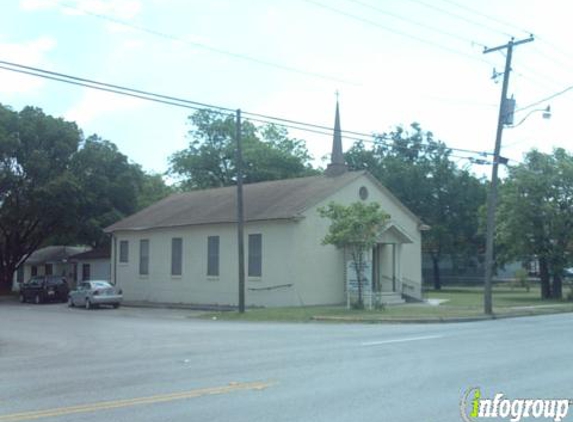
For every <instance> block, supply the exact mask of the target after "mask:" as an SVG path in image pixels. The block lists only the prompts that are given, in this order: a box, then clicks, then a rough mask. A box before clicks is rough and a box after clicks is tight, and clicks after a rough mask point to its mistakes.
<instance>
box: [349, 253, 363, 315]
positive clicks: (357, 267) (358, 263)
mask: <svg viewBox="0 0 573 422" xmlns="http://www.w3.org/2000/svg"><path fill="white" fill-rule="evenodd" d="M352 258H353V261H354V271H356V282H357V283H358V303H357V304H356V307H357V308H358V309H364V300H363V299H362V270H363V265H362V251H361V252H360V253H358V254H356V253H353V257H352Z"/></svg>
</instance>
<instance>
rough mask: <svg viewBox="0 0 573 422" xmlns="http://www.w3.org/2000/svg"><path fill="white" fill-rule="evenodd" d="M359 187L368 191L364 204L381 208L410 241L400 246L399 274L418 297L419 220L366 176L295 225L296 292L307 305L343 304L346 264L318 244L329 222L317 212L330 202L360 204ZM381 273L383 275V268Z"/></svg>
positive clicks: (307, 213)
mask: <svg viewBox="0 0 573 422" xmlns="http://www.w3.org/2000/svg"><path fill="white" fill-rule="evenodd" d="M362 186H364V187H366V189H367V190H368V198H367V199H366V200H365V201H364V202H366V203H370V202H378V203H379V204H380V206H381V207H382V209H383V210H384V211H385V212H386V213H388V214H390V219H391V221H392V222H393V223H395V224H396V225H398V226H399V227H400V228H401V229H402V230H403V231H405V232H406V233H407V234H408V236H409V237H410V238H411V239H412V240H413V243H410V244H404V245H403V246H402V251H401V261H402V266H401V275H402V277H403V278H405V279H408V280H410V281H411V283H412V284H415V286H416V291H415V295H416V296H418V297H421V283H422V272H421V265H422V255H421V233H420V231H419V229H418V224H419V221H418V220H417V218H415V217H414V216H412V215H410V214H409V213H407V212H405V210H404V209H403V208H402V207H400V206H399V205H398V204H396V202H395V201H394V200H393V199H391V198H390V197H389V196H388V195H386V193H385V192H384V191H382V190H381V189H380V188H379V187H378V185H377V184H376V183H375V182H373V181H372V180H371V179H370V178H369V177H367V176H364V177H361V178H359V179H357V180H355V181H354V182H352V183H350V184H349V185H347V186H346V187H344V188H343V189H341V190H339V191H338V192H336V193H335V194H334V195H331V196H330V197H329V198H327V199H325V200H323V201H321V202H320V203H318V204H317V205H316V206H314V207H312V208H310V209H309V210H307V211H306V212H305V213H304V217H305V218H304V219H303V220H302V221H301V223H300V224H299V225H298V226H297V229H296V230H297V231H298V232H297V239H298V241H297V245H298V246H297V256H296V263H297V270H298V279H300V280H301V281H302V282H301V283H300V287H299V290H300V292H301V296H302V298H303V300H304V301H305V302H306V303H308V304H318V303H342V302H344V300H345V293H344V291H345V264H344V259H343V256H342V252H341V251H337V250H336V248H334V247H333V246H330V245H327V246H324V245H321V240H322V238H324V235H325V234H326V233H327V230H328V226H329V224H330V221H329V220H328V219H324V218H321V217H320V216H319V215H318V211H317V209H318V208H319V207H322V206H325V205H327V204H328V203H329V202H331V201H332V202H336V203H340V204H345V205H348V204H351V203H353V202H357V201H361V199H360V196H359V189H360V188H361V187H362ZM388 249H389V248H388ZM382 271H383V273H386V271H385V270H384V269H382ZM389 271H391V270H389Z"/></svg>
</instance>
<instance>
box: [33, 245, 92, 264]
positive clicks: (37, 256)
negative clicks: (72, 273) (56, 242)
mask: <svg viewBox="0 0 573 422" xmlns="http://www.w3.org/2000/svg"><path fill="white" fill-rule="evenodd" d="M86 249H88V248H87V247H86V246H46V247H45V248H41V249H38V250H37V251H35V252H34V253H33V254H32V255H30V256H29V257H28V259H27V260H26V264H30V265H38V264H45V263H55V262H63V261H64V260H67V259H69V258H70V257H71V256H72V255H75V254H78V253H80V252H84V251H85V250H86Z"/></svg>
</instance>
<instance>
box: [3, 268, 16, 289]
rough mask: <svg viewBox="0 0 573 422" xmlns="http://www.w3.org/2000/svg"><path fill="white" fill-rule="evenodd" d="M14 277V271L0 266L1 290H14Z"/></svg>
mask: <svg viewBox="0 0 573 422" xmlns="http://www.w3.org/2000/svg"><path fill="white" fill-rule="evenodd" d="M12 277H14V271H10V270H9V269H7V268H5V267H4V268H0V291H1V292H9V291H11V290H12Z"/></svg>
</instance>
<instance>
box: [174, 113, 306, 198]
mask: <svg viewBox="0 0 573 422" xmlns="http://www.w3.org/2000/svg"><path fill="white" fill-rule="evenodd" d="M189 121H190V124H191V125H192V127H193V129H192V130H191V131H189V138H190V143H189V147H188V148H186V149H184V150H182V151H178V152H176V153H175V154H173V156H172V157H171V159H170V174H172V175H173V176H175V177H177V178H179V179H180V180H181V185H182V187H183V188H185V189H205V188H212V187H221V186H230V185H233V184H235V183H236V140H235V130H236V127H235V117H234V116H233V115H221V114H218V113H214V112H211V111H209V110H200V111H198V112H196V113H195V114H193V115H192V116H190V117H189ZM241 139H242V142H243V174H244V181H245V183H253V182H261V181H266V180H279V179H287V178H291V177H301V176H307V175H311V174H316V173H317V172H316V171H315V170H313V168H312V166H311V165H310V161H311V157H310V155H309V153H308V151H307V149H306V147H305V144H304V142H303V141H301V140H298V139H293V138H289V137H288V133H287V131H286V129H284V128H281V127H278V126H275V125H265V126H262V127H256V126H255V125H253V124H252V123H251V122H249V121H248V120H247V121H242V124H241Z"/></svg>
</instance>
